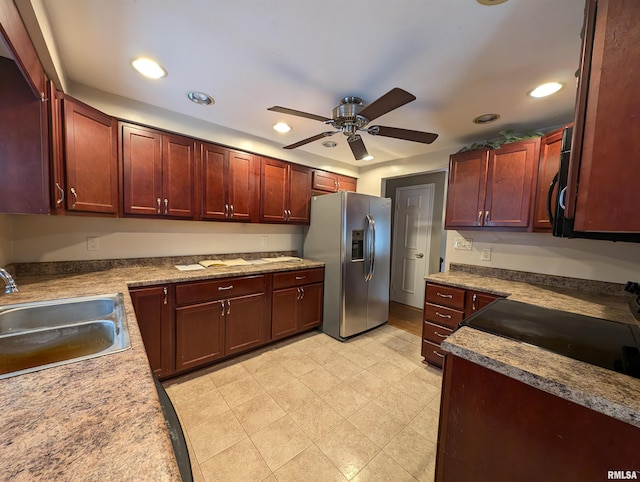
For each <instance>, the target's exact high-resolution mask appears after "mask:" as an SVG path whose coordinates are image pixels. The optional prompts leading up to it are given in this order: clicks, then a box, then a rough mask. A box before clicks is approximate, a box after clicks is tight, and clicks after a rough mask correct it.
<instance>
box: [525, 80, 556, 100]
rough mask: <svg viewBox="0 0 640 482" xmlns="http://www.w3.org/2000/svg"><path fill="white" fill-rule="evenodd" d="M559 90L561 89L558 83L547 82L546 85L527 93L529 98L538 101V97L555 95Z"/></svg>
mask: <svg viewBox="0 0 640 482" xmlns="http://www.w3.org/2000/svg"><path fill="white" fill-rule="evenodd" d="M560 89H562V84H561V83H560V82H547V83H546V84H542V85H539V86H538V87H536V88H535V89H533V90H532V91H531V92H529V96H530V97H535V98H536V99H538V98H540V97H546V96H548V95H551V94H555V93H556V92H558V91H559V90H560Z"/></svg>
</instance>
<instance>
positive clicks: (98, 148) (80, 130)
mask: <svg viewBox="0 0 640 482" xmlns="http://www.w3.org/2000/svg"><path fill="white" fill-rule="evenodd" d="M63 112H64V133H65V145H64V153H65V171H66V178H67V181H66V184H67V186H66V188H67V189H66V191H67V195H66V198H67V206H66V207H67V210H68V211H82V212H93V213H107V214H117V212H118V168H117V162H118V160H117V142H118V135H117V122H116V120H115V119H114V118H113V117H110V116H108V115H106V114H103V113H102V112H100V111H98V110H96V109H94V108H92V107H89V106H87V105H85V104H82V103H81V102H78V101H77V100H75V99H72V98H70V97H67V96H65V98H64V101H63Z"/></svg>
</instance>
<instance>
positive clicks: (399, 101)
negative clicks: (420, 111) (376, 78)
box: [359, 87, 416, 121]
mask: <svg viewBox="0 0 640 482" xmlns="http://www.w3.org/2000/svg"><path fill="white" fill-rule="evenodd" d="M414 100H416V96H415V95H413V94H410V93H409V92H407V91H406V90H402V89H400V88H398V87H395V88H393V89H391V90H390V91H389V92H387V93H386V94H384V95H383V96H382V97H380V98H379V99H377V100H374V101H373V102H372V103H371V104H369V105H368V106H367V107H365V108H364V109H362V110H361V111H360V112H359V115H361V116H362V117H366V118H367V119H369V120H370V121H372V120H373V119H376V118H378V117H380V116H381V115H384V114H386V113H387V112H391V111H392V110H393V109H397V108H398V107H400V106H403V105H405V104H408V103H409V102H412V101H414Z"/></svg>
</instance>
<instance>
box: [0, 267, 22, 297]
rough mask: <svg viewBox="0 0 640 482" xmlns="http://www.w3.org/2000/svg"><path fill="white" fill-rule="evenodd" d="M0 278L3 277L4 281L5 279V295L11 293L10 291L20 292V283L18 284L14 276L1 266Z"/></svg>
mask: <svg viewBox="0 0 640 482" xmlns="http://www.w3.org/2000/svg"><path fill="white" fill-rule="evenodd" d="M0 279H2V281H4V294H5V295H6V294H9V293H17V292H18V285H16V282H15V281H14V279H13V277H12V276H11V275H10V274H9V272H8V271H7V270H6V269H4V268H0ZM0 293H2V292H1V291H0Z"/></svg>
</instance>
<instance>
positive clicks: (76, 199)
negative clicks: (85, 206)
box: [71, 187, 78, 209]
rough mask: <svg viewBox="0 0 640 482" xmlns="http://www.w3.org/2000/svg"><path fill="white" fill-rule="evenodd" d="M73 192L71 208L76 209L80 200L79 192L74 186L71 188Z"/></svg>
mask: <svg viewBox="0 0 640 482" xmlns="http://www.w3.org/2000/svg"><path fill="white" fill-rule="evenodd" d="M71 194H73V202H72V203H71V209H74V208H75V207H76V203H77V202H78V193H77V192H76V190H75V188H73V187H72V188H71Z"/></svg>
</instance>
